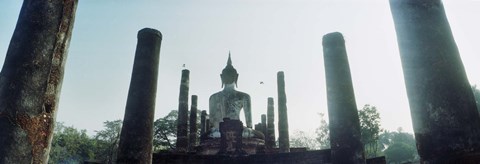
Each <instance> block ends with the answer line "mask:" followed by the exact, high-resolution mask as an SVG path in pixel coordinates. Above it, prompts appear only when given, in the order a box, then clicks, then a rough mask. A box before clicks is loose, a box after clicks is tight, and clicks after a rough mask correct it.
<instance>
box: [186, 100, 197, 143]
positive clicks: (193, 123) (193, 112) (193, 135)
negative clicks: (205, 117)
mask: <svg viewBox="0 0 480 164" xmlns="http://www.w3.org/2000/svg"><path fill="white" fill-rule="evenodd" d="M197 99H198V96H197V95H192V106H191V107H190V131H189V133H190V136H189V138H188V139H189V142H188V145H189V151H194V147H195V145H196V144H197Z"/></svg>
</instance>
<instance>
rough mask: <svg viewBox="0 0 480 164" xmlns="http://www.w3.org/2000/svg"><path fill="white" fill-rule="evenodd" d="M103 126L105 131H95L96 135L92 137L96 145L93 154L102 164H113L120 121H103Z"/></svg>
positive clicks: (120, 125)
mask: <svg viewBox="0 0 480 164" xmlns="http://www.w3.org/2000/svg"><path fill="white" fill-rule="evenodd" d="M103 126H104V127H105V129H103V130H100V131H96V132H97V134H96V135H95V137H94V139H95V142H96V145H97V148H96V151H95V154H96V157H97V159H98V160H101V161H103V163H114V162H115V161H116V156H117V150H118V142H119V140H120V132H121V130H122V120H115V121H105V122H104V123H103Z"/></svg>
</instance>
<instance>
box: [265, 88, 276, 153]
mask: <svg viewBox="0 0 480 164" xmlns="http://www.w3.org/2000/svg"><path fill="white" fill-rule="evenodd" d="M274 112H275V111H274V107H273V98H272V97H269V98H268V106H267V134H266V136H265V146H266V147H267V149H271V148H274V147H276V144H275V113H274Z"/></svg>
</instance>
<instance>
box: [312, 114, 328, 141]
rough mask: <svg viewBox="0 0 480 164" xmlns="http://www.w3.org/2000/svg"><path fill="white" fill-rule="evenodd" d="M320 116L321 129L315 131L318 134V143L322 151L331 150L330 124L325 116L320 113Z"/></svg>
mask: <svg viewBox="0 0 480 164" xmlns="http://www.w3.org/2000/svg"><path fill="white" fill-rule="evenodd" d="M319 115H320V127H318V128H317V129H316V130H315V133H316V134H317V138H316V140H317V142H318V143H319V148H320V149H330V130H329V127H328V123H327V121H326V120H325V118H324V116H325V114H323V113H319Z"/></svg>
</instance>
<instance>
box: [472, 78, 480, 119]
mask: <svg viewBox="0 0 480 164" xmlns="http://www.w3.org/2000/svg"><path fill="white" fill-rule="evenodd" d="M472 91H473V96H474V97H475V102H476V104H477V111H478V112H479V113H480V89H478V88H477V85H473V86H472Z"/></svg>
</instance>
